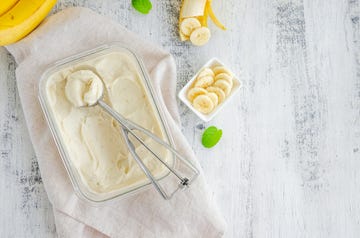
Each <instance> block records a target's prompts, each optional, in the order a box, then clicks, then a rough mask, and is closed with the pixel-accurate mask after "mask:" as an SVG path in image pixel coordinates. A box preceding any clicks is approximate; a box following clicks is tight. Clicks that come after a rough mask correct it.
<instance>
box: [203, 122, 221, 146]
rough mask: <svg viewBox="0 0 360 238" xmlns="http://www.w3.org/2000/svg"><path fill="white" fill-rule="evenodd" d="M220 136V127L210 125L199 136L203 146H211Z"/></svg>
mask: <svg viewBox="0 0 360 238" xmlns="http://www.w3.org/2000/svg"><path fill="white" fill-rule="evenodd" d="M221 136H222V130H221V129H218V128H216V126H210V127H208V128H207V129H206V130H205V131H204V133H203V135H202V138H201V143H202V144H203V146H204V147H206V148H211V147H213V146H215V145H216V144H217V143H218V142H219V140H220V138H221Z"/></svg>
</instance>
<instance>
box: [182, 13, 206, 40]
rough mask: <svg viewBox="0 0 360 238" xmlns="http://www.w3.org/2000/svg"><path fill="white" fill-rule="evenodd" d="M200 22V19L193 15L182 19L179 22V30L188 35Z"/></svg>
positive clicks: (198, 26) (199, 25)
mask: <svg viewBox="0 0 360 238" xmlns="http://www.w3.org/2000/svg"><path fill="white" fill-rule="evenodd" d="M200 27H201V24H200V21H199V20H198V19H196V18H194V17H191V18H186V19H184V20H183V21H182V22H181V24H180V31H181V33H182V34H184V35H185V36H190V35H191V33H192V32H193V31H194V30H195V29H197V28H200Z"/></svg>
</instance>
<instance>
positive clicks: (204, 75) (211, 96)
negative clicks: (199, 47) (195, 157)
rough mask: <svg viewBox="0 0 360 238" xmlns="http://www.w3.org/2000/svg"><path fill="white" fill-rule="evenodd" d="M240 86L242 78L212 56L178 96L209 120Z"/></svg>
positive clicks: (205, 119) (199, 114) (195, 111)
mask: <svg viewBox="0 0 360 238" xmlns="http://www.w3.org/2000/svg"><path fill="white" fill-rule="evenodd" d="M200 28H201V27H200ZM200 28H197V29H200ZM240 87H241V81H240V79H239V78H238V77H236V76H235V74H234V73H233V72H232V71H231V70H230V69H229V68H228V67H226V66H225V65H224V64H223V63H222V62H221V61H220V60H218V59H217V58H212V59H211V60H210V61H208V62H207V63H206V64H205V65H204V66H203V67H202V68H201V69H200V70H199V71H198V73H197V74H196V75H195V76H194V77H193V78H192V79H191V80H190V81H189V82H188V83H187V84H186V85H185V86H184V87H183V88H182V89H181V90H180V92H179V94H178V97H179V98H180V100H181V101H182V102H184V103H185V104H186V105H187V106H188V107H189V108H190V109H191V110H192V111H193V112H194V113H195V114H196V115H198V116H199V117H200V118H201V119H202V120H204V121H209V120H211V119H212V118H213V117H214V116H215V115H216V114H217V113H218V112H219V111H220V110H221V108H222V107H223V106H224V105H225V104H226V103H227V102H228V101H229V99H230V98H231V97H233V96H234V95H235V93H236V92H238V91H239V89H240Z"/></svg>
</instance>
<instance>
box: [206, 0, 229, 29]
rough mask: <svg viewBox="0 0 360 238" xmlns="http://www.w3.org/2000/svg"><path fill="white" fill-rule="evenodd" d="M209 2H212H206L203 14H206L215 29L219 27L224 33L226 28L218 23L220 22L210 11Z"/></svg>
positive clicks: (209, 0)
mask: <svg viewBox="0 0 360 238" xmlns="http://www.w3.org/2000/svg"><path fill="white" fill-rule="evenodd" d="M211 2H212V0H208V1H207V2H206V6H205V12H208V14H209V16H210V18H211V20H212V21H213V22H214V23H215V25H216V26H217V27H219V28H220V29H221V30H224V31H225V30H226V27H225V26H224V25H223V24H221V22H220V21H219V20H218V19H217V17H216V16H215V13H214V11H213V10H212V7H211Z"/></svg>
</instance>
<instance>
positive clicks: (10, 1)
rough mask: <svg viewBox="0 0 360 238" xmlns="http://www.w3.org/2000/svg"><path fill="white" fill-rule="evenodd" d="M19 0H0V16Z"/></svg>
mask: <svg viewBox="0 0 360 238" xmlns="http://www.w3.org/2000/svg"><path fill="white" fill-rule="evenodd" d="M18 1H19V0H1V2H0V16H1V15H2V14H4V13H5V12H7V11H8V10H9V9H10V8H12V7H13V6H14V5H15V4H16V3H17V2H18Z"/></svg>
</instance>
